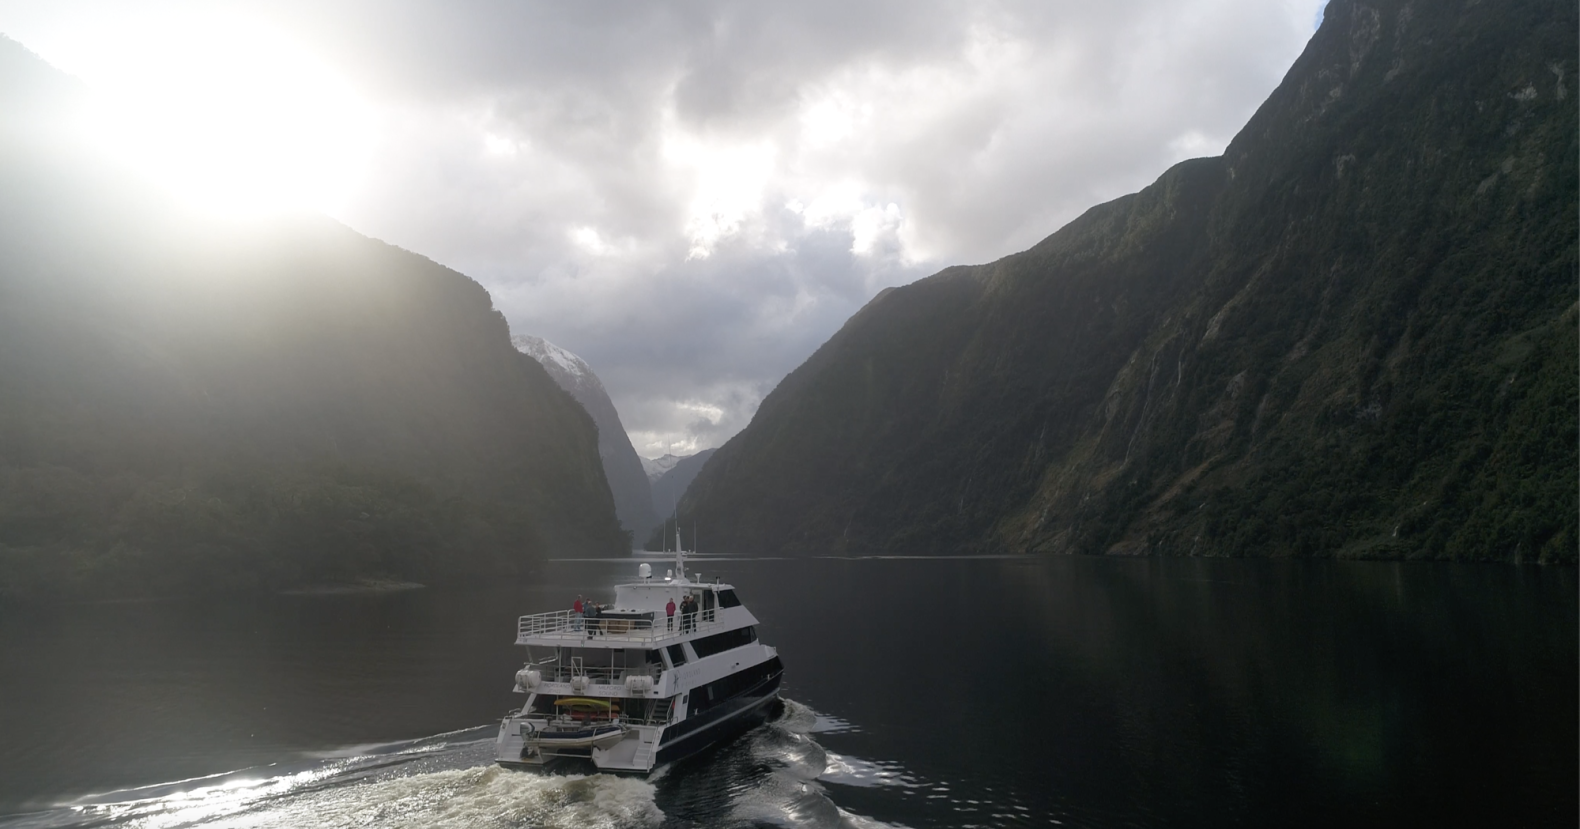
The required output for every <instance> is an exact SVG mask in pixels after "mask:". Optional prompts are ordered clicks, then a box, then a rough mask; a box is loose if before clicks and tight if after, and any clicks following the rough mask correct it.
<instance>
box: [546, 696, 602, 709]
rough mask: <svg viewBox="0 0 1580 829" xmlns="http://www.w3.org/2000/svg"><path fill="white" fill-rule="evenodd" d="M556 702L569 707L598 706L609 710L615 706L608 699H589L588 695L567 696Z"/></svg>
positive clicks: (597, 707)
mask: <svg viewBox="0 0 1580 829" xmlns="http://www.w3.org/2000/svg"><path fill="white" fill-rule="evenodd" d="M554 704H555V705H563V706H566V707H567V708H596V709H598V710H599V711H609V710H611V709H613V708H614V706H613V705H610V704H609V703H608V701H606V700H601V699H589V698H587V697H566V698H565V699H562V700H555V702H554Z"/></svg>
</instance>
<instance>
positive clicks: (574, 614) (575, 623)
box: [571, 596, 582, 630]
mask: <svg viewBox="0 0 1580 829" xmlns="http://www.w3.org/2000/svg"><path fill="white" fill-rule="evenodd" d="M581 629H582V597H581V596H577V597H576V603H575V604H572V605H571V630H581Z"/></svg>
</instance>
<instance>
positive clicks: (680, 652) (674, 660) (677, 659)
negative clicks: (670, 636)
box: [664, 645, 686, 665]
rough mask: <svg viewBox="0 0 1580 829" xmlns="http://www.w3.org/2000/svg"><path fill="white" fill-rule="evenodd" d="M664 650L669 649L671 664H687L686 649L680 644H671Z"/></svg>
mask: <svg viewBox="0 0 1580 829" xmlns="http://www.w3.org/2000/svg"><path fill="white" fill-rule="evenodd" d="M664 650H666V651H669V664H671V665H684V664H686V651H685V649H684V648H682V647H681V646H679V645H670V646H669V647H667V648H665V649H664Z"/></svg>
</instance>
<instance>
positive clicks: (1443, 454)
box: [681, 0, 1580, 562]
mask: <svg viewBox="0 0 1580 829" xmlns="http://www.w3.org/2000/svg"><path fill="white" fill-rule="evenodd" d="M1577 22H1580V21H1577V12H1576V8H1575V6H1574V4H1573V3H1567V2H1554V0H1508V2H1502V3H1482V2H1476V0H1437V1H1436V2H1427V0H1412V1H1411V2H1406V0H1367V1H1366V2H1359V1H1358V0H1333V2H1332V3H1330V4H1329V5H1328V7H1327V10H1326V16H1325V19H1324V21H1323V23H1322V25H1321V27H1320V28H1319V30H1318V31H1317V32H1316V34H1315V35H1314V36H1313V38H1312V40H1311V42H1310V44H1309V45H1308V47H1307V49H1306V51H1305V52H1304V54H1302V56H1301V57H1300V58H1299V59H1298V60H1297V61H1296V63H1295V65H1294V66H1293V67H1292V68H1291V69H1290V71H1289V73H1288V75H1287V76H1286V77H1285V79H1284V81H1283V82H1282V84H1281V85H1280V86H1279V87H1278V89H1277V90H1276V91H1275V92H1274V93H1273V94H1272V96H1271V97H1270V98H1269V99H1268V100H1267V102H1266V103H1265V104H1264V105H1263V106H1262V107H1261V108H1260V109H1259V110H1258V112H1257V113H1256V114H1255V116H1254V117H1253V118H1252V119H1251V120H1250V122H1249V123H1248V124H1247V125H1246V126H1245V128H1244V129H1243V130H1242V131H1241V132H1240V134H1239V135H1238V136H1237V137H1236V138H1235V139H1234V140H1233V142H1232V143H1231V144H1230V145H1229V147H1228V149H1227V151H1226V152H1225V153H1224V155H1223V156H1221V157H1217V158H1204V159H1197V160H1193V161H1187V162H1184V163H1182V164H1180V165H1178V166H1176V167H1175V168H1173V169H1171V170H1169V171H1168V172H1166V173H1165V174H1164V175H1163V176H1162V177H1161V178H1159V179H1158V181H1157V182H1156V183H1154V184H1153V185H1151V186H1150V187H1148V188H1146V189H1145V190H1143V191H1141V192H1139V193H1137V194H1134V195H1131V196H1126V197H1124V198H1120V199H1117V200H1115V201H1113V202H1110V203H1108V204H1104V205H1100V206H1097V207H1094V208H1092V209H1091V210H1090V211H1088V212H1087V213H1086V214H1085V215H1083V216H1081V217H1080V218H1079V219H1077V220H1075V221H1074V222H1071V223H1070V224H1069V225H1068V226H1066V227H1064V228H1062V229H1060V230H1059V231H1058V232H1057V233H1055V234H1053V235H1052V236H1050V237H1049V238H1048V239H1046V240H1044V241H1043V242H1041V243H1040V244H1038V245H1037V246H1035V247H1033V248H1032V249H1030V250H1028V251H1025V252H1023V253H1019V254H1015V255H1013V256H1009V257H1006V258H1004V259H1002V260H999V261H997V262H994V263H992V264H988V265H982V266H976V267H956V268H950V269H948V270H945V271H943V272H941V273H939V274H937V275H936V276H933V277H930V278H928V279H924V280H922V281H920V282H917V283H914V284H912V285H908V286H905V287H902V288H897V289H892V290H888V291H885V292H884V293H882V294H880V295H879V296H878V297H877V298H875V299H874V300H873V301H872V302H871V303H869V304H868V305H867V307H865V308H864V309H863V310H862V311H860V312H859V313H858V314H856V315H855V316H854V317H853V318H851V320H850V321H849V322H847V323H846V325H845V326H844V327H843V329H842V330H840V331H839V332H838V333H837V334H836V335H835V336H834V337H833V338H832V339H830V340H829V342H828V343H826V344H825V345H824V346H823V347H822V348H821V349H819V350H818V352H817V353H816V354H814V355H813V356H812V357H811V358H810V359H809V360H808V361H807V362H806V363H805V364H804V365H802V366H801V367H800V368H798V369H796V370H795V371H794V372H792V373H791V374H790V375H789V376H788V377H787V378H786V379H785V380H784V382H783V383H781V384H780V386H779V387H778V388H777V389H776V390H775V391H774V392H773V393H772V394H770V395H769V396H768V397H767V398H766V399H765V400H764V402H763V404H762V406H761V408H760V409H759V411H758V413H757V415H756V417H755V418H754V420H753V422H752V423H751V425H750V426H749V427H748V428H747V429H746V430H745V431H743V432H742V433H741V434H740V435H738V436H737V437H736V438H735V439H733V440H731V441H730V442H729V443H728V444H726V445H725V446H724V447H723V448H721V449H720V450H719V452H718V453H717V455H716V456H715V457H714V458H713V460H712V461H711V462H710V463H709V464H708V466H707V468H706V469H705V470H704V471H703V473H702V474H701V475H700V476H699V477H698V479H697V480H696V482H695V483H694V484H693V485H692V487H691V491H690V494H689V495H688V497H687V498H686V500H685V501H684V502H683V504H682V506H681V513H682V521H683V522H685V523H687V524H690V523H693V522H700V523H702V524H704V525H706V526H708V527H709V528H710V536H711V537H712V538H713V541H714V546H715V548H718V547H724V548H728V549H730V550H731V551H733V552H769V551H783V550H808V551H811V550H906V551H911V550H944V549H963V548H964V549H995V550H1002V549H1008V550H1028V551H1048V552H1078V553H1164V554H1189V555H1235V556H1244V555H1273V556H1292V555H1293V556H1355V557H1389V558H1394V557H1398V558H1449V559H1477V560H1480V559H1496V560H1509V561H1534V560H1541V561H1559V562H1573V561H1574V560H1575V552H1576V547H1575V545H1576V540H1577V539H1576V515H1577V512H1580V511H1577V503H1576V492H1577V481H1576V467H1577V452H1576V443H1577V434H1576V405H1577V404H1576V401H1577V362H1576V354H1577V350H1580V348H1577V333H1576V332H1577V319H1576V299H1577V292H1576V226H1577V215H1576V201H1577V187H1576V180H1577V169H1576V156H1577V150H1580V146H1577V141H1576V117H1575V101H1576V99H1575V97H1574V96H1575V95H1576V93H1577V91H1580V81H1577V76H1576V55H1577V53H1580V49H1577V38H1576V30H1577Z"/></svg>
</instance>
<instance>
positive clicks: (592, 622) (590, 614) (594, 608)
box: [582, 602, 603, 636]
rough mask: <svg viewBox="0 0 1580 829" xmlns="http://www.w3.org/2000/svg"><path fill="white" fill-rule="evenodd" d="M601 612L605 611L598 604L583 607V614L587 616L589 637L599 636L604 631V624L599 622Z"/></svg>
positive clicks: (588, 604) (593, 603)
mask: <svg viewBox="0 0 1580 829" xmlns="http://www.w3.org/2000/svg"><path fill="white" fill-rule="evenodd" d="M601 610H603V607H602V606H601V605H599V604H598V603H597V602H588V603H587V604H586V605H583V607H582V612H583V613H585V614H586V615H587V634H588V635H589V636H597V635H598V634H599V633H600V632H601V631H602V629H603V622H601V621H599V620H598V615H599V611H601Z"/></svg>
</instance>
